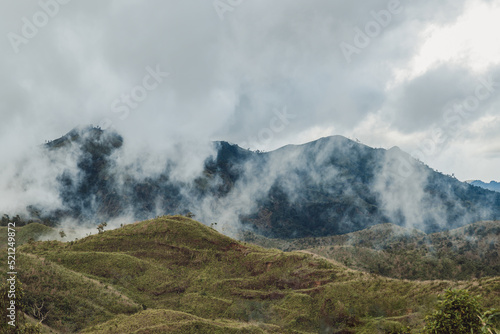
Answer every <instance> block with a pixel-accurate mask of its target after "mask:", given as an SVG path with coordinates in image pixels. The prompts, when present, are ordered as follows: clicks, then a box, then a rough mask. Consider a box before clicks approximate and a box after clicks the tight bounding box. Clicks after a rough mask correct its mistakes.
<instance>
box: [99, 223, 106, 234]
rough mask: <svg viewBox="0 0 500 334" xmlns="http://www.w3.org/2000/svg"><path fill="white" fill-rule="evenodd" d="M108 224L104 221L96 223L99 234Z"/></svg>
mask: <svg viewBox="0 0 500 334" xmlns="http://www.w3.org/2000/svg"><path fill="white" fill-rule="evenodd" d="M106 226H108V223H106V222H104V223H100V224H99V225H97V232H98V233H99V234H101V233H103V232H104V228H105V227H106Z"/></svg>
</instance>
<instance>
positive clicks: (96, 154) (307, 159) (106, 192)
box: [28, 127, 500, 238]
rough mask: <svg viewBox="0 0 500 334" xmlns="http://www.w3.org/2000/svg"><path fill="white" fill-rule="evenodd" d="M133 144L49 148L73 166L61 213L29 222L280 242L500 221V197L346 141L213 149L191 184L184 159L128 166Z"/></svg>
mask: <svg viewBox="0 0 500 334" xmlns="http://www.w3.org/2000/svg"><path fill="white" fill-rule="evenodd" d="M126 144H127V143H126V142H124V140H123V138H122V137H121V136H120V135H118V134H117V133H113V132H109V131H103V130H101V129H98V128H97V129H96V128H92V127H87V128H79V129H74V130H72V131H71V132H69V133H68V134H67V135H65V136H63V137H61V138H59V139H57V140H55V141H52V142H50V143H48V144H46V145H44V148H43V149H44V150H45V152H46V154H47V155H48V156H49V157H56V156H61V155H62V156H63V157H66V158H67V159H70V160H71V161H74V166H70V167H66V166H64V165H61V162H60V161H61V159H60V158H59V159H56V158H54V159H53V161H54V162H53V164H54V170H60V171H61V172H60V173H58V175H57V184H59V189H58V191H59V194H60V195H59V196H60V199H61V202H62V207H61V208H59V209H57V210H47V209H46V208H42V207H37V206H36V205H32V206H30V207H29V208H28V211H29V212H30V214H31V215H32V216H33V217H34V218H39V219H49V218H50V219H52V220H56V221H57V220H62V219H64V218H67V217H70V218H74V219H78V220H86V221H94V222H96V223H98V222H100V221H105V220H109V219H113V218H115V217H118V216H120V215H127V216H129V217H132V218H133V219H136V220H141V219H147V218H151V217H155V216H157V215H162V214H186V213H187V212H192V213H193V214H195V215H196V217H197V219H199V220H201V221H203V222H205V223H206V224H214V226H216V227H217V228H218V229H219V230H221V231H225V233H227V234H230V235H236V233H237V232H238V231H239V230H241V229H250V230H253V231H255V232H257V233H259V234H262V235H265V236H268V237H279V238H298V237H308V236H328V235H336V234H343V233H349V232H353V231H358V230H362V229H365V228H367V227H369V226H373V225H377V224H381V223H393V224H396V225H399V226H406V227H410V228H418V229H420V230H422V231H425V232H435V231H441V230H446V229H451V228H456V227H460V226H464V225H466V224H470V223H472V222H475V221H480V220H495V219H500V194H498V193H495V192H491V191H488V190H485V189H481V188H478V187H475V186H472V185H469V184H467V183H462V182H459V181H458V180H457V179H455V178H452V177H450V176H446V175H443V174H441V173H438V172H436V171H434V170H432V169H431V168H430V167H428V166H426V165H424V164H422V163H420V162H418V161H417V160H415V159H413V158H411V157H410V156H409V155H408V154H406V153H404V152H403V151H401V150H400V149H398V148H392V149H390V150H385V149H374V148H371V147H368V146H365V145H363V144H360V143H357V142H354V141H351V140H349V139H347V138H344V137H341V136H334V137H328V138H322V139H319V140H317V141H314V142H311V143H307V144H304V145H289V146H285V147H283V148H280V149H278V150H276V151H272V152H266V153H263V152H254V151H250V150H245V149H242V148H240V147H238V146H237V145H234V144H230V143H227V142H224V141H221V142H214V143H213V153H212V154H211V155H210V156H207V158H206V160H205V162H204V165H203V166H202V168H201V169H200V171H199V173H198V175H197V176H196V177H193V178H191V179H185V178H179V177H178V176H177V175H178V174H179V170H183V169H187V168H190V167H192V166H190V163H189V160H188V159H187V158H186V156H189V154H188V153H187V152H184V151H182V150H180V151H179V152H178V153H176V154H174V155H171V156H168V157H166V159H165V160H166V162H165V164H164V165H159V166H154V167H155V168H154V169H155V171H156V172H149V173H148V172H147V170H148V169H151V168H150V167H152V166H148V165H147V164H148V162H142V161H140V160H139V159H138V160H137V161H133V162H129V163H124V162H123V160H126V159H123V158H122V157H121V154H122V153H123V149H124V147H125V146H126ZM62 160H64V159H62ZM129 160H130V159H129ZM185 161H188V162H187V163H186V162H185ZM216 223H217V225H216Z"/></svg>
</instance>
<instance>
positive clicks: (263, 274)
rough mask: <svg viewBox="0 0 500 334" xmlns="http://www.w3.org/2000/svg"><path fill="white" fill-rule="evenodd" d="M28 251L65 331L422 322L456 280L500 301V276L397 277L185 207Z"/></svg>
mask: <svg viewBox="0 0 500 334" xmlns="http://www.w3.org/2000/svg"><path fill="white" fill-rule="evenodd" d="M18 256H19V259H18V266H19V269H18V272H19V281H21V282H23V283H24V284H23V286H24V288H25V293H26V305H27V307H28V309H29V308H30V307H31V306H33V305H35V304H37V305H38V306H40V305H41V304H42V303H43V308H42V312H43V313H45V314H46V315H47V317H46V320H45V323H46V324H47V325H49V326H51V327H52V328H54V329H57V330H60V331H64V332H75V331H80V330H82V329H84V328H85V330H84V332H85V333H103V332H109V333H124V332H129V331H137V332H138V333H160V332H162V331H167V330H168V331H171V332H172V333H184V332H186V333H195V332H203V331H209V332H210V331H212V332H214V333H218V332H220V333H318V332H320V333H341V332H342V333H354V332H356V333H387V332H390V331H391V330H394V331H395V330H398V328H399V329H401V328H402V326H406V325H408V326H411V327H412V328H415V330H416V329H418V328H421V326H422V320H423V316H424V315H425V313H426V312H427V311H428V310H429V308H430V306H431V305H432V304H433V303H434V301H435V298H436V295H437V294H438V293H441V292H442V291H443V290H444V289H446V288H448V287H460V288H468V289H470V290H471V291H472V293H473V294H475V295H477V294H482V295H483V296H484V300H483V304H484V305H485V306H486V307H490V306H498V305H500V295H499V291H500V290H499V289H498V287H499V286H500V281H499V279H498V278H487V279H479V280H474V281H464V282H447V281H434V282H410V281H399V280H393V279H387V278H382V277H378V276H375V275H370V274H366V273H361V272H356V271H353V270H350V269H347V268H346V267H344V266H342V265H336V264H334V263H331V262H328V261H326V260H325V259H322V258H320V257H317V256H315V257H313V256H312V255H309V254H305V253H300V252H292V253H282V252H281V251H277V250H269V249H263V248H260V247H258V246H253V245H250V244H245V243H241V242H237V241H235V240H233V239H230V238H228V237H226V236H223V235H221V234H219V233H218V232H216V231H215V230H213V229H211V228H208V227H206V226H204V225H202V224H200V223H198V222H195V221H193V220H190V219H187V218H185V217H181V216H174V217H159V218H157V219H154V220H149V221H144V222H140V223H135V224H130V225H125V226H123V227H122V228H119V229H116V230H112V231H105V232H104V233H101V234H97V235H92V236H89V237H87V238H85V239H82V240H78V241H75V242H69V243H61V242H56V241H50V242H34V243H29V244H25V245H24V246H22V247H20V248H19V249H18ZM3 266H4V263H3V262H2V264H1V265H0V267H1V268H0V269H1V270H4V269H5V268H4V267H3ZM4 272H5V271H4ZM159 317H160V318H159Z"/></svg>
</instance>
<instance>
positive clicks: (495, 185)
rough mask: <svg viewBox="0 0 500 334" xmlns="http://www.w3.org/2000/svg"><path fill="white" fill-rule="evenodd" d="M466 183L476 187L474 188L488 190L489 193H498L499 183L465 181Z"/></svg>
mask: <svg viewBox="0 0 500 334" xmlns="http://www.w3.org/2000/svg"><path fill="white" fill-rule="evenodd" d="M467 182H468V183H469V184H472V185H473V186H476V187H481V188H483V189H488V190H491V191H496V192H500V183H499V182H495V181H491V182H490V183H486V182H483V181H479V180H475V181H467Z"/></svg>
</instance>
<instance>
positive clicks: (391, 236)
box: [240, 221, 500, 280]
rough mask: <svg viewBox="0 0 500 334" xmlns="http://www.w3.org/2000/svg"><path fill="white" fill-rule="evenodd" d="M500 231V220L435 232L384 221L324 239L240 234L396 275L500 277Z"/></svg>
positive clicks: (461, 277) (464, 277) (409, 277)
mask: <svg viewBox="0 0 500 334" xmlns="http://www.w3.org/2000/svg"><path fill="white" fill-rule="evenodd" d="M499 235H500V221H486V222H477V223H474V224H471V225H467V226H464V227H461V228H458V229H455V230H451V231H444V232H439V233H433V234H425V233H423V232H421V231H418V230H407V229H404V228H401V227H399V226H396V225H392V224H382V225H376V226H373V227H370V228H367V229H365V230H362V231H358V232H354V233H349V234H344V235H336V236H330V237H322V238H302V239H288V240H282V239H267V238H265V237H262V236H259V235H255V234H252V233H250V232H246V233H244V234H242V235H241V236H240V238H241V239H242V240H246V241H248V242H253V243H256V244H259V245H261V246H263V247H268V248H269V247H272V248H278V249H281V250H284V251H293V250H308V251H309V252H312V253H315V254H318V255H321V256H324V257H326V258H329V259H331V260H335V261H338V262H339V263H342V264H344V265H346V266H349V267H350V268H353V269H358V270H363V271H367V272H370V273H375V274H379V275H384V276H387V277H392V278H402V279H418V280H432V279H461V280H466V279H471V278H479V277H484V276H500V257H499V253H500V244H499V242H498V236H499Z"/></svg>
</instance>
